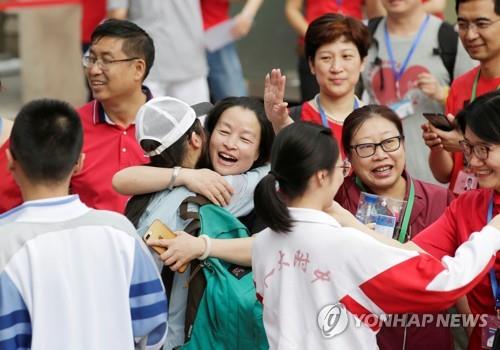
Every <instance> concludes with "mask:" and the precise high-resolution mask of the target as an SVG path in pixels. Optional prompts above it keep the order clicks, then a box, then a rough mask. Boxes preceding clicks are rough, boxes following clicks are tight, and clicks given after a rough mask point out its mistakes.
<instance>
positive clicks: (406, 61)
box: [384, 15, 430, 87]
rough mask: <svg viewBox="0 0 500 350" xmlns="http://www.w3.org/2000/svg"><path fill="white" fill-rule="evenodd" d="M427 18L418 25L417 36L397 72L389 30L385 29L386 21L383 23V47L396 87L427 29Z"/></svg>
mask: <svg viewBox="0 0 500 350" xmlns="http://www.w3.org/2000/svg"><path fill="white" fill-rule="evenodd" d="M429 18H430V16H429V15H427V16H426V17H425V19H424V21H423V22H422V24H420V28H419V29H418V32H417V35H416V36H415V38H414V39H413V42H412V44H411V47H410V50H409V51H408V54H407V55H406V58H405V59H404V61H403V64H402V65H401V69H400V70H399V71H398V70H397V68H396V60H395V58H394V51H393V50H392V43H391V38H390V37H389V30H388V29H387V21H386V22H385V26H384V41H385V46H386V48H387V54H388V55H389V61H390V63H391V68H392V73H393V74H394V82H395V83H396V87H399V81H400V80H401V78H402V77H403V73H404V72H405V70H406V68H408V64H409V63H410V60H411V58H412V57H413V54H414V53H415V49H416V48H417V46H418V43H419V42H420V40H421V39H422V35H423V34H424V30H425V28H426V27H427V23H429Z"/></svg>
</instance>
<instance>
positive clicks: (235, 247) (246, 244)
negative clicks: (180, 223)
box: [148, 231, 254, 271]
mask: <svg viewBox="0 0 500 350" xmlns="http://www.w3.org/2000/svg"><path fill="white" fill-rule="evenodd" d="M176 234H177V237H176V238H173V239H162V240H155V241H153V240H151V241H149V242H148V245H150V246H160V247H165V248H167V250H166V251H165V252H164V253H163V254H162V255H161V256H160V259H161V260H162V261H163V263H164V264H165V265H168V266H169V267H170V269H171V270H172V271H177V270H178V269H179V268H180V267H181V266H183V265H185V264H187V263H189V262H190V261H191V260H194V259H197V258H199V257H200V256H202V255H203V253H204V252H205V249H207V246H206V242H205V240H204V239H203V238H200V237H194V236H192V235H190V234H188V233H186V232H184V231H179V232H176ZM253 240H254V239H253V238H252V237H248V238H234V239H212V238H211V239H210V242H211V243H210V245H211V247H210V251H209V256H211V257H214V258H219V259H222V260H225V261H228V262H230V263H233V264H237V265H242V266H251V265H252V245H253Z"/></svg>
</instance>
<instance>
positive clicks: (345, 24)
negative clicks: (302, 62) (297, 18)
mask: <svg viewBox="0 0 500 350" xmlns="http://www.w3.org/2000/svg"><path fill="white" fill-rule="evenodd" d="M342 37H344V38H345V39H346V40H347V41H348V42H352V43H353V44H354V45H355V46H356V48H357V49H358V52H359V55H360V57H361V59H363V58H365V57H366V56H367V55H368V49H369V48H370V44H371V35H370V32H369V31H368V28H367V27H366V26H365V25H364V24H363V23H362V22H361V21H359V20H357V19H355V18H352V17H349V16H344V15H341V14H338V13H328V14H326V15H323V16H321V17H318V18H316V19H315V20H314V21H312V22H311V23H310V24H309V26H308V27H307V31H306V35H305V38H304V41H305V54H306V58H307V59H308V61H314V56H315V55H316V51H318V49H319V48H320V46H322V45H325V44H329V43H332V42H335V41H337V40H338V39H340V38H342Z"/></svg>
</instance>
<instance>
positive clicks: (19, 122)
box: [9, 99, 83, 184]
mask: <svg viewBox="0 0 500 350" xmlns="http://www.w3.org/2000/svg"><path fill="white" fill-rule="evenodd" d="M82 144H83V131H82V123H81V121H80V117H79V116H78V113H77V112H76V111H75V109H74V108H73V107H71V106H70V105H69V104H68V103H66V102H63V101H58V100H52V99H40V100H34V101H31V102H29V103H27V104H26V105H24V106H23V107H22V108H21V110H20V111H19V113H18V114H17V116H16V118H15V120H14V125H13V126H12V131H11V135H10V146H9V147H10V152H11V154H12V157H13V158H14V159H15V160H16V161H17V162H18V163H19V164H20V166H21V168H22V170H23V172H24V173H25V174H26V176H27V177H28V179H29V181H32V182H33V183H43V184H53V183H59V182H61V181H64V180H66V179H67V177H68V176H71V173H72V171H73V169H74V167H75V165H76V164H77V162H78V159H79V157H80V153H81V150H82Z"/></svg>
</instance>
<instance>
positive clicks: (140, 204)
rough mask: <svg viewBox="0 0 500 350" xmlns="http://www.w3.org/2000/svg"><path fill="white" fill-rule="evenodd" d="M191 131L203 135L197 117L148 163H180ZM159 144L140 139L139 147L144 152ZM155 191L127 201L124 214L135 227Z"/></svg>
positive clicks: (164, 166)
mask: <svg viewBox="0 0 500 350" xmlns="http://www.w3.org/2000/svg"><path fill="white" fill-rule="evenodd" d="M193 132H194V133H196V134H198V135H200V136H202V137H204V135H205V134H204V131H203V127H202V126H201V123H200V121H199V120H198V119H196V120H195V122H194V123H193V125H192V126H191V127H190V128H189V130H188V131H186V133H185V134H184V135H182V136H181V137H180V138H179V139H178V140H177V141H176V142H175V143H174V144H172V146H170V147H169V148H167V149H166V150H164V151H163V152H162V153H161V154H159V155H156V156H152V157H151V158H150V163H149V164H148V165H149V166H154V167H157V168H173V167H174V166H180V165H182V162H183V161H184V159H185V157H186V152H187V142H188V141H189V139H190V137H191V135H192V133H193ZM159 145H160V143H159V142H158V141H155V140H147V139H145V140H142V141H141V148H142V149H143V150H144V151H145V152H150V151H152V150H154V149H156V148H157V147H158V146H159ZM201 158H203V155H202V157H201ZM156 193H158V192H152V193H145V194H139V195H135V196H133V197H132V198H130V200H129V201H128V203H127V206H126V207H125V216H126V217H127V218H128V219H129V220H130V221H131V222H132V223H133V224H134V226H135V227H138V225H139V220H140V219H141V217H142V215H143V214H144V212H145V211H146V208H147V207H148V205H149V203H151V201H152V199H153V197H154V196H155V195H156Z"/></svg>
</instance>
